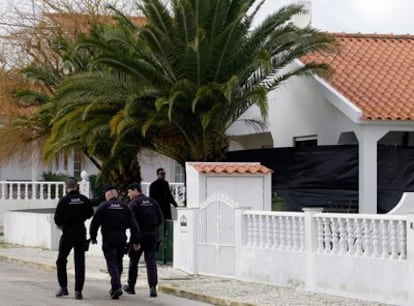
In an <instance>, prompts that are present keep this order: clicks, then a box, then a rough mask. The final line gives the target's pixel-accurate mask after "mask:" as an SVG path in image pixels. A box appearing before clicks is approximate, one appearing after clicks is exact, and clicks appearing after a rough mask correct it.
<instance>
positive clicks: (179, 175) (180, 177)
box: [174, 162, 185, 183]
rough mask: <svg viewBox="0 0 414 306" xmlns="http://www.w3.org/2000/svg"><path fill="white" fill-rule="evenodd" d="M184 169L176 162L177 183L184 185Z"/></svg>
mask: <svg viewBox="0 0 414 306" xmlns="http://www.w3.org/2000/svg"><path fill="white" fill-rule="evenodd" d="M184 172H185V170H184V167H183V166H181V165H180V164H179V163H177V162H175V177H174V179H175V183H184V180H185V173H184Z"/></svg>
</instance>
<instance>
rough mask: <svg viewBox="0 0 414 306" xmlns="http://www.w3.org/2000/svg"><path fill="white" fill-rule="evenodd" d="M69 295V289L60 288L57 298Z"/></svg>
mask: <svg viewBox="0 0 414 306" xmlns="http://www.w3.org/2000/svg"><path fill="white" fill-rule="evenodd" d="M68 294H69V293H68V289H67V288H63V287H60V288H59V290H58V291H57V292H56V297H61V296H64V295H68Z"/></svg>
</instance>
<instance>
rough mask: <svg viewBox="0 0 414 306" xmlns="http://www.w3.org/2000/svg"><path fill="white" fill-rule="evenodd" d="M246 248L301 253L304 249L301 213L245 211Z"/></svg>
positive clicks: (302, 217)
mask: <svg viewBox="0 0 414 306" xmlns="http://www.w3.org/2000/svg"><path fill="white" fill-rule="evenodd" d="M243 214H244V217H245V222H246V224H247V241H246V246H251V247H260V248H268V249H276V250H295V251H303V250H304V248H305V238H304V237H305V233H304V216H303V214H302V213H290V212H284V213H280V212H264V211H255V212H250V211H246V212H244V213H243Z"/></svg>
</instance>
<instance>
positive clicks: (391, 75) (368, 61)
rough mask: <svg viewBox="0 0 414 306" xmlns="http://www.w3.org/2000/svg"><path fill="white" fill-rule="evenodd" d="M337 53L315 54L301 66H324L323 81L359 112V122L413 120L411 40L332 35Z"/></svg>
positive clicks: (413, 48) (413, 56)
mask: <svg viewBox="0 0 414 306" xmlns="http://www.w3.org/2000/svg"><path fill="white" fill-rule="evenodd" d="M333 35H335V37H336V38H337V40H338V42H339V43H340V52H339V53H337V54H335V53H330V54H326V53H314V54H311V55H308V56H306V57H304V58H303V59H302V60H303V61H304V62H309V61H316V62H324V63H327V64H329V65H330V66H331V68H332V70H333V73H332V74H330V75H329V76H327V77H325V80H326V81H327V83H328V84H330V85H331V86H332V87H333V88H335V89H336V90H337V91H338V92H339V93H341V94H342V95H344V96H345V97H346V98H347V99H349V101H351V102H352V103H354V104H355V105H356V106H357V107H358V108H359V109H361V111H362V113H363V115H362V118H361V119H368V120H414V36H413V35H392V34H390V35H383V34H345V33H341V34H333Z"/></svg>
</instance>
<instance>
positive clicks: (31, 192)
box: [0, 181, 66, 200]
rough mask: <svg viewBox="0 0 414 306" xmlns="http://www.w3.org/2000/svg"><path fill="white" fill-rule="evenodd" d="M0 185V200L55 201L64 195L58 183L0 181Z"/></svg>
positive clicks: (63, 185)
mask: <svg viewBox="0 0 414 306" xmlns="http://www.w3.org/2000/svg"><path fill="white" fill-rule="evenodd" d="M0 185H1V187H0V190H1V193H0V200H57V199H59V198H61V197H62V196H63V195H65V193H66V191H65V183H64V182H60V181H59V182H53V181H45V182H41V181H39V182H34V181H30V182H23V181H0Z"/></svg>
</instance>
